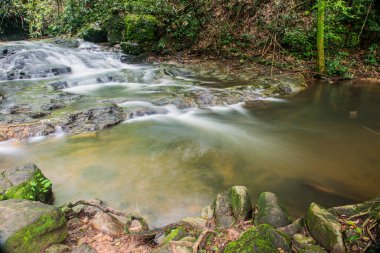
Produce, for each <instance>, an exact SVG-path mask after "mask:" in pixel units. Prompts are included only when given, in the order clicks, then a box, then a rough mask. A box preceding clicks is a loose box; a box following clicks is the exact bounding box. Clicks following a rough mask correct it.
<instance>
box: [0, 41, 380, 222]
mask: <svg viewBox="0 0 380 253" xmlns="http://www.w3.org/2000/svg"><path fill="white" fill-rule="evenodd" d="M26 46H27V47H30V48H31V49H25V50H30V51H31V52H32V53H33V54H36V55H39V54H40V53H41V52H40V51H42V53H43V55H48V56H49V57H48V58H47V59H44V61H45V60H47V61H48V63H51V64H53V63H57V62H61V63H62V62H63V63H64V64H66V65H68V66H70V67H71V68H72V70H73V73H72V74H71V75H68V76H64V77H59V78H57V80H64V81H66V82H67V83H66V85H67V89H66V91H67V92H71V93H76V94H82V95H85V97H84V98H83V99H82V100H80V101H79V102H77V103H75V104H72V105H70V106H69V107H68V108H63V109H61V110H56V111H55V112H53V115H52V116H51V117H54V116H55V115H59V114H61V113H65V112H67V111H74V110H80V109H85V108H89V107H91V106H93V105H94V104H95V105H98V104H99V101H103V100H107V99H119V100H120V98H122V100H120V101H119V100H118V102H117V103H119V105H120V106H122V107H125V108H127V109H128V108H145V109H148V110H150V109H152V110H154V111H156V112H159V113H160V114H153V115H147V116H144V117H140V118H135V119H133V120H129V121H126V122H125V123H123V124H120V125H118V126H116V127H114V128H111V129H108V130H105V131H102V132H99V133H90V134H86V135H82V136H75V137H67V136H62V134H59V131H57V134H56V135H54V136H50V137H48V138H45V139H41V138H34V139H32V140H29V141H28V142H22V143H20V142H17V141H13V142H12V141H11V142H5V143H0V168H2V169H3V168H5V169H7V168H11V167H13V166H16V165H18V164H21V163H25V162H33V163H36V164H37V165H38V166H39V167H40V168H41V169H42V170H43V172H44V174H45V175H46V176H47V177H49V178H50V179H52V181H53V185H54V193H55V198H56V204H58V205H59V204H63V203H64V202H67V201H75V200H77V199H86V198H99V199H102V200H104V201H105V202H107V204H108V205H110V206H112V207H115V208H119V209H123V210H125V211H128V212H129V211H139V212H140V213H141V214H142V215H144V216H146V217H148V220H149V221H150V222H152V223H153V224H155V225H162V224H165V223H168V222H172V221H176V220H178V219H180V218H182V217H184V216H190V215H199V213H200V211H201V208H202V207H203V206H205V205H208V204H210V203H211V202H212V200H213V198H214V197H215V195H216V194H217V193H219V192H221V191H224V190H226V189H227V188H228V187H230V186H232V185H246V186H247V187H248V188H249V190H250V193H251V196H252V197H253V199H254V201H255V200H256V199H257V197H258V194H259V193H260V192H263V191H272V192H275V193H277V194H278V195H279V197H280V198H281V199H282V200H283V201H284V203H285V204H286V206H287V207H288V208H289V210H290V212H291V213H292V214H293V215H294V216H296V215H299V214H301V213H304V212H305V210H306V208H307V206H308V205H309V204H310V202H311V201H315V202H318V203H320V204H322V205H324V206H326V207H328V206H334V205H341V204H347V203H351V202H356V201H362V200H366V199H369V198H372V197H375V196H376V195H377V194H379V186H378V182H379V181H380V173H379V170H380V156H379V150H380V106H378V104H379V101H380V87H379V86H362V87H354V86H350V85H348V84H343V85H328V84H322V85H316V86H314V87H312V88H310V89H308V90H306V91H304V92H302V93H300V94H298V95H296V96H295V97H292V98H286V99H273V98H271V99H264V102H263V104H261V105H260V106H259V107H253V108H249V107H244V105H242V104H236V105H230V106H218V107H212V108H208V109H183V110H179V109H177V108H176V107H174V106H172V105H165V103H161V102H162V101H165V99H168V97H169V98H170V96H172V95H173V94H175V93H176V92H177V93H178V92H183V91H186V90H189V89H193V90H194V89H197V90H202V89H207V87H214V88H215V87H220V86H223V85H225V84H222V83H220V82H218V81H217V80H215V81H214V80H213V81H212V82H210V81H208V80H206V79H201V78H196V77H192V76H186V77H185V78H183V77H182V78H181V77H180V76H174V77H173V76H168V75H166V74H165V73H164V71H162V69H160V66H149V65H129V64H122V63H120V61H119V58H118V57H120V55H115V54H111V53H102V52H98V51H95V52H92V51H91V50H89V49H86V46H88V47H94V45H92V44H91V45H89V44H82V46H81V47H80V48H79V50H77V49H70V50H69V49H62V48H57V47H54V46H51V45H45V44H36V45H35V44H33V43H31V44H27V45H26ZM36 47H37V49H36ZM36 50H37V51H36ZM38 52H40V53H38ZM22 53H23V54H24V53H26V52H24V51H22ZM15 57H16V58H17V55H16V56H15ZM31 59H35V60H38V61H41V60H40V58H38V57H35V58H31ZM37 63H38V62H37ZM6 64H8V65H6V66H7V67H10V68H11V67H12V66H13V65H12V64H14V62H6ZM0 67H1V66H0ZM39 82H40V81H38V80H37V81H33V82H32V81H16V82H2V83H0V91H1V92H2V93H3V94H12V95H13V96H15V97H17V96H19V95H18V93H17V92H18V91H19V90H22V89H29V88H30V92H31V93H30V94H29V95H28V96H27V97H25V98H24V100H26V101H30V98H33V94H36V93H39V92H46V91H44V90H43V87H44V85H43V84H44V82H45V81H42V83H43V84H41V83H39ZM33 92H34V93H33ZM123 99H124V100H123ZM160 101H161V102H160ZM174 102H175V101H174Z"/></svg>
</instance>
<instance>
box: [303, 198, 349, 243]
mask: <svg viewBox="0 0 380 253" xmlns="http://www.w3.org/2000/svg"><path fill="white" fill-rule="evenodd" d="M306 224H307V227H308V230H309V232H310V234H311V236H312V237H313V238H314V239H315V240H316V241H317V242H318V243H319V244H321V245H322V246H324V247H325V248H326V249H328V250H331V249H333V248H334V247H335V246H336V245H341V244H342V242H341V240H342V239H341V234H340V231H339V230H340V224H339V222H338V219H337V218H336V217H335V216H334V215H333V214H331V213H329V212H328V211H327V210H325V209H324V208H322V207H320V206H318V205H317V204H315V203H312V204H311V205H310V207H309V209H308V211H307V215H306ZM342 247H343V246H342Z"/></svg>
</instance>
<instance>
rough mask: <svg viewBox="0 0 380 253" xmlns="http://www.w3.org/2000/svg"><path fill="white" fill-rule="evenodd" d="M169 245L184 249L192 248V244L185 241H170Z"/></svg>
mask: <svg viewBox="0 0 380 253" xmlns="http://www.w3.org/2000/svg"><path fill="white" fill-rule="evenodd" d="M170 243H171V244H174V245H179V246H185V247H193V245H194V243H192V242H185V241H170Z"/></svg>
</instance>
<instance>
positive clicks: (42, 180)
mask: <svg viewBox="0 0 380 253" xmlns="http://www.w3.org/2000/svg"><path fill="white" fill-rule="evenodd" d="M51 195H52V183H51V181H50V180H49V179H47V178H46V177H45V176H44V175H43V174H42V173H41V171H40V170H37V171H36V172H35V173H34V175H33V178H32V179H31V180H29V181H27V182H25V183H22V184H18V185H14V186H12V187H10V188H9V189H8V190H7V191H6V192H5V194H4V196H3V198H2V199H1V196H0V199H1V200H4V199H28V200H36V201H41V202H44V203H47V202H49V201H50V200H51Z"/></svg>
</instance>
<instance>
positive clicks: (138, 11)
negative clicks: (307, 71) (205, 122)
mask: <svg viewBox="0 0 380 253" xmlns="http://www.w3.org/2000/svg"><path fill="white" fill-rule="evenodd" d="M316 2H317V1H316V0H309V1H302V0H289V1H274V0H265V1H259V0H215V1H209V0H195V1H186V0H3V1H1V2H0V22H1V29H0V34H1V33H2V34H6V35H9V34H10V33H12V32H13V33H14V32H15V31H18V32H22V31H27V32H28V33H29V36H31V37H40V36H79V37H82V38H85V39H86V40H90V41H94V42H106V41H108V42H110V43H113V44H114V43H120V42H122V41H124V42H125V43H129V45H134V43H137V44H141V43H142V44H145V45H144V46H143V48H140V49H141V50H142V51H147V50H148V51H153V52H155V53H169V52H171V51H182V50H190V51H191V52H197V53H212V54H218V55H220V56H223V57H238V58H240V59H243V60H255V59H256V58H260V59H259V60H260V61H261V62H264V63H265V58H266V57H269V56H270V55H271V53H276V50H277V51H280V49H281V54H282V55H288V56H289V55H290V56H291V57H296V58H298V59H302V60H313V59H315V57H316V15H317V8H316ZM140 30H141V31H143V32H142V33H139V32H138V31H140ZM133 33H136V34H135V35H134V34H133ZM137 33H138V34H137ZM325 38H326V43H325V46H326V51H327V52H326V54H327V67H328V72H329V74H331V75H344V74H346V73H347V72H348V69H349V66H348V65H347V64H345V63H344V62H345V61H346V59H347V57H348V55H349V53H350V52H351V51H353V50H354V51H355V50H356V51H358V50H359V49H364V50H365V51H366V53H365V55H363V57H362V58H363V62H365V63H366V64H370V65H375V66H377V65H378V64H379V61H380V59H379V57H380V56H379V48H378V44H379V41H380V0H327V6H326V22H325ZM148 42H149V43H148ZM131 43H132V44H131ZM138 52H141V51H140V50H138Z"/></svg>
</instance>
